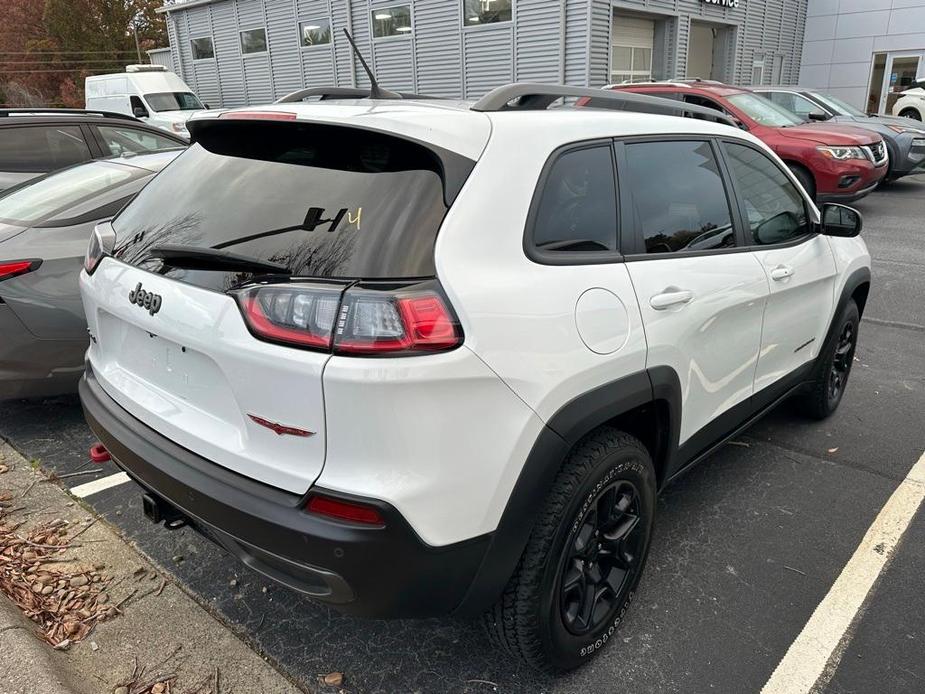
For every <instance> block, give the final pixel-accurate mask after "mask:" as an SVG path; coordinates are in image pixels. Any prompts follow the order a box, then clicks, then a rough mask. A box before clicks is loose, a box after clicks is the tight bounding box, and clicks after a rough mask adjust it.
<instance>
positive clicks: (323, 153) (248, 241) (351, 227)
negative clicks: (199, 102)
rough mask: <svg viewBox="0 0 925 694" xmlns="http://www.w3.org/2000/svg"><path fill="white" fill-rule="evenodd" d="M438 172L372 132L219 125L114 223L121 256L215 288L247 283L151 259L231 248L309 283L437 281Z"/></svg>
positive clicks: (429, 160) (422, 157) (410, 149)
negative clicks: (161, 249)
mask: <svg viewBox="0 0 925 694" xmlns="http://www.w3.org/2000/svg"><path fill="white" fill-rule="evenodd" d="M462 161H464V162H467V163H468V164H469V165H470V166H471V162H469V161H468V160H462ZM440 171H441V166H440V161H439V160H438V159H437V157H436V156H435V155H434V154H433V153H432V152H431V151H430V150H428V149H426V148H425V147H423V146H421V145H417V144H414V143H411V142H408V141H406V140H401V139H398V138H395V137H390V136H387V135H382V134H377V133H373V132H370V131H363V130H356V129H352V128H342V127H335V126H323V125H309V124H290V123H272V122H271V123H256V122H255V123H248V122H240V121H239V122H237V123H235V122H232V121H228V122H225V123H220V122H216V123H213V124H209V127H201V128H199V130H198V131H197V144H195V145H193V146H192V147H191V148H190V149H188V150H186V151H185V152H183V153H182V154H180V156H179V157H178V158H177V159H176V160H175V161H174V162H173V163H172V164H171V165H170V166H169V167H168V168H167V169H165V170H164V171H163V172H162V173H161V174H160V175H159V176H157V177H156V178H154V179H153V180H152V182H151V183H150V184H149V185H148V186H146V187H145V188H144V190H142V192H141V193H140V194H139V195H138V197H137V198H135V200H134V201H133V202H132V203H131V204H130V205H129V206H128V207H127V208H126V209H125V210H124V211H123V212H122V214H120V215H119V216H118V217H117V218H116V219H115V220H114V222H113V226H114V228H115V230H116V234H117V249H118V251H117V254H118V257H120V258H122V259H123V260H124V261H126V262H129V263H132V264H136V265H140V266H142V267H145V268H147V269H152V270H154V271H158V272H164V273H165V274H168V275H170V276H171V277H175V278H177V279H181V280H184V281H188V282H192V283H195V284H199V285H201V286H208V287H210V288H213V289H223V288H227V287H228V286H230V284H229V283H235V282H236V281H239V279H240V278H237V279H236V278H235V277H230V276H223V273H218V272H213V273H205V272H198V271H197V272H194V271H187V270H180V269H178V268H169V267H165V266H164V265H163V264H162V262H161V261H160V260H154V259H150V258H148V254H147V251H148V249H150V248H152V247H153V246H157V245H161V244H183V245H189V246H193V247H205V248H216V249H226V250H228V251H229V252H232V253H235V254H239V255H245V256H248V257H251V258H258V259H260V260H268V261H271V262H273V263H278V264H282V265H285V266H286V267H288V268H289V269H291V270H292V272H293V274H295V275H297V276H307V277H351V278H393V277H405V278H406V277H425V276H433V275H434V274H435V269H434V241H435V240H436V237H437V231H438V229H439V227H440V224H441V222H442V220H443V216H444V214H445V213H446V210H447V206H446V204H445V203H444V195H443V184H442V180H441V176H440V173H439V172H440Z"/></svg>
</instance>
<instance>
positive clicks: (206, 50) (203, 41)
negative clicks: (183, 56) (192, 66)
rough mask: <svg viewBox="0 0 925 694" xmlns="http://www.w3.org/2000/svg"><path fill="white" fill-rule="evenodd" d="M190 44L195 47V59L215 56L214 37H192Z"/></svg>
mask: <svg viewBox="0 0 925 694" xmlns="http://www.w3.org/2000/svg"><path fill="white" fill-rule="evenodd" d="M190 46H191V47H192V49H193V60H205V59H207V58H214V57H215V51H214V49H213V48H212V39H211V38H210V37H208V36H203V37H202V38H199V39H192V40H191V41H190Z"/></svg>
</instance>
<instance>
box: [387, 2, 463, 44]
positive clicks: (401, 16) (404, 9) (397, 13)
mask: <svg viewBox="0 0 925 694" xmlns="http://www.w3.org/2000/svg"><path fill="white" fill-rule="evenodd" d="M444 2H446V0H444ZM371 21H372V25H373V36H375V37H376V38H384V37H386V36H410V35H411V5H396V6H395V7H380V8H377V9H375V10H373V11H372V19H371Z"/></svg>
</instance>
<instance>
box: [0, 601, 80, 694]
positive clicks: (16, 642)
mask: <svg viewBox="0 0 925 694" xmlns="http://www.w3.org/2000/svg"><path fill="white" fill-rule="evenodd" d="M54 655H55V654H54V653H53V652H52V650H51V646H49V645H48V644H46V643H45V642H44V641H41V640H40V639H39V638H38V637H37V636H36V633H35V627H34V625H33V624H32V622H30V621H29V620H28V619H26V618H25V617H24V616H23V615H22V613H20V611H19V609H18V608H17V607H16V606H15V605H14V604H13V603H11V602H10V601H9V599H8V598H7V597H6V596H5V595H2V594H0V694H35V693H36V692H42V694H78V690H76V689H74V688H73V686H71V684H70V682H69V681H68V678H67V677H65V676H64V675H63V674H62V672H61V668H59V667H58V665H57V664H56V663H55V662H54Z"/></svg>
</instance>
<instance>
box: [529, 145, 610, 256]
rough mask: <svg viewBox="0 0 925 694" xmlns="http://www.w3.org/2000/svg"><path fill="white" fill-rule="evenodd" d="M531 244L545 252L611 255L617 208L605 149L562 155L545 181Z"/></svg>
mask: <svg viewBox="0 0 925 694" xmlns="http://www.w3.org/2000/svg"><path fill="white" fill-rule="evenodd" d="M533 243H534V244H535V245H536V247H537V248H539V249H540V250H543V251H549V252H562V251H573V252H574V251H614V250H616V248H617V202H616V193H615V190H614V180H613V159H612V154H611V149H610V147H609V146H607V145H602V146H598V147H588V148H585V149H578V150H574V151H571V152H567V153H566V154H563V155H562V156H560V157H559V158H558V159H557V160H556V162H555V163H554V164H553V166H552V168H551V169H550V171H549V175H548V176H547V178H546V181H545V184H544V187H543V194H542V198H540V204H539V207H537V211H536V218H535V221H534V225H533Z"/></svg>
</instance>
